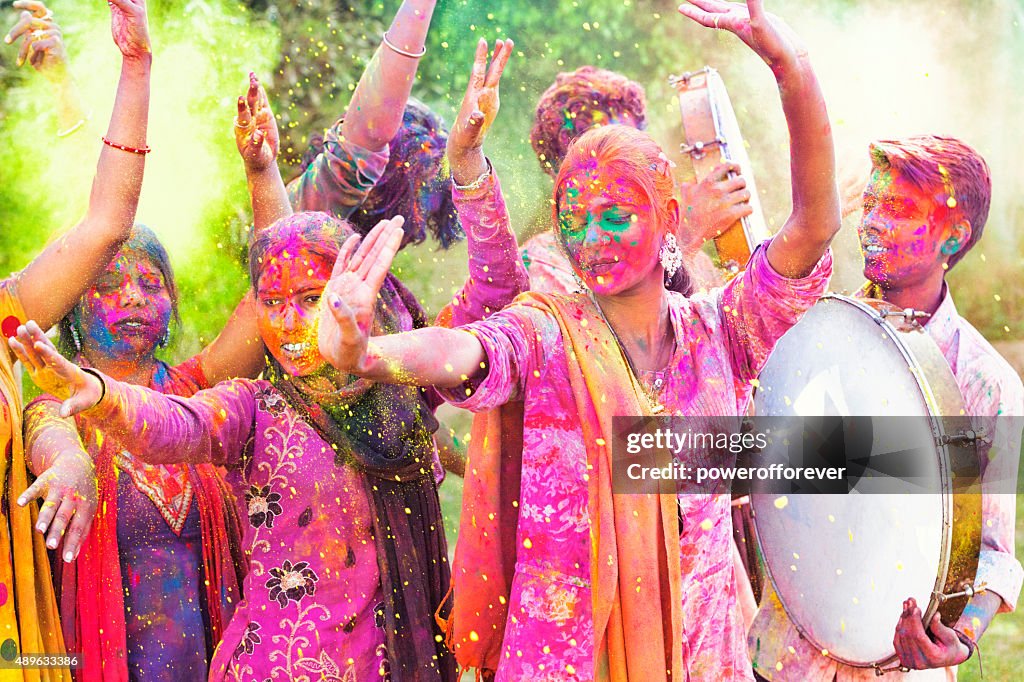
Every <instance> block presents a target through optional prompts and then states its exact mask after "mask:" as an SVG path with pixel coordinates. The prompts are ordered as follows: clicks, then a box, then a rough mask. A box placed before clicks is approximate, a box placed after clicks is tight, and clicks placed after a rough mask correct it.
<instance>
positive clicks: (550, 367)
mask: <svg viewBox="0 0 1024 682" xmlns="http://www.w3.org/2000/svg"><path fill="white" fill-rule="evenodd" d="M464 222H465V223H467V224H468V222H469V221H464ZM766 246H767V244H765V245H763V246H762V247H761V248H760V249H759V250H758V251H757V252H756V254H755V255H754V257H753V258H752V260H751V263H750V266H749V269H748V271H747V272H746V273H744V274H743V275H741V276H739V277H737V278H736V279H735V280H733V281H732V282H731V283H729V284H728V285H727V286H726V287H724V288H722V289H716V290H714V291H712V292H710V293H708V294H707V295H702V296H698V297H694V298H690V299H687V298H685V297H683V296H681V295H678V294H673V293H670V294H669V308H670V317H671V321H672V325H673V329H674V331H675V335H676V341H677V345H676V352H675V354H674V355H673V358H672V361H671V363H670V365H669V367H670V369H669V370H667V371H665V372H664V373H659V376H644V377H641V381H644V382H645V383H647V384H648V389H650V390H653V391H654V392H655V393H656V394H657V396H658V400H660V401H661V402H663V403H664V404H665V406H666V407H667V412H669V413H677V414H685V415H730V414H736V413H737V410H738V409H739V408H740V407H742V406H743V404H744V403H745V400H746V398H745V387H746V386H748V385H749V382H750V381H751V380H753V379H754V378H755V377H756V376H757V374H758V372H759V371H760V369H761V367H762V366H763V365H764V363H765V361H766V359H767V357H768V354H769V353H770V351H771V349H772V348H773V347H774V345H775V343H776V341H777V340H778V339H779V337H781V336H782V334H783V333H785V331H786V330H788V329H789V328H790V327H791V326H792V325H793V324H795V323H796V322H797V320H798V319H799V318H800V316H801V315H802V314H803V312H805V311H806V310H807V309H808V308H809V307H810V306H811V305H813V303H814V302H815V301H816V300H817V299H818V297H819V296H820V295H821V294H822V293H823V292H824V290H825V287H826V285H827V282H828V278H829V276H830V274H831V263H832V261H831V255H830V254H826V255H825V256H824V257H823V258H822V260H821V262H820V263H819V264H818V265H817V267H816V268H815V269H814V271H813V272H812V273H811V274H810V275H809V276H808V277H806V278H804V279H800V280H788V279H786V278H784V277H782V276H780V275H779V274H777V273H776V272H775V271H774V270H773V269H772V268H771V266H770V265H769V264H768V261H767V259H766V257H765V255H764V254H765V250H766ZM555 300H556V301H557V300H559V299H557V298H556V299H555ZM561 300H562V301H563V303H561V304H559V305H564V306H565V308H566V309H567V310H570V311H572V310H573V309H574V306H575V307H578V308H579V310H580V312H579V314H578V316H577V317H578V318H579V317H582V316H583V315H584V314H585V313H584V312H583V311H584V310H585V309H587V308H588V306H590V305H591V304H590V303H589V299H587V298H586V297H585V296H583V295H577V296H575V297H570V298H568V299H561ZM586 314H590V313H586ZM567 317H568V318H573V317H574V315H573V314H572V313H571V312H570V314H569V315H567ZM463 328H464V329H466V330H468V331H470V332H472V333H473V334H475V335H476V336H477V338H478V339H479V340H480V341H481V343H482V344H483V346H484V349H485V351H486V354H487V362H488V368H489V370H488V374H487V376H486V377H485V378H484V379H483V380H482V381H481V382H480V384H479V386H477V387H476V390H475V392H473V393H472V395H470V396H469V397H466V395H465V391H462V390H461V389H459V390H452V391H445V392H442V393H443V395H445V397H446V399H448V400H449V401H450V402H452V403H453V404H455V405H458V406H459V407H463V408H466V409H469V410H472V411H475V412H481V411H487V410H493V409H495V408H497V407H498V406H501V405H503V404H504V403H508V402H509V401H523V403H524V413H523V432H524V440H523V448H522V463H521V487H520V489H519V491H518V492H519V495H518V498H517V504H518V510H519V511H518V526H517V528H516V530H515V544H514V547H515V551H516V553H517V557H516V563H515V568H514V576H513V577H512V581H511V594H510V598H509V600H508V614H509V615H508V621H507V624H497V626H499V627H504V639H503V642H502V645H501V655H500V664H499V666H498V672H497V679H498V680H499V681H516V682H522V681H526V680H530V681H537V680H590V679H594V665H595V661H594V660H593V659H594V622H593V617H594V616H593V612H592V603H593V602H592V596H593V595H592V589H591V582H592V578H591V565H590V548H591V539H592V534H593V528H592V519H591V518H590V517H589V512H588V483H587V481H588V453H587V449H588V447H587V445H586V443H587V440H586V439H585V438H584V431H588V432H591V433H592V432H593V425H589V426H588V425H586V424H581V421H580V420H581V416H580V411H579V409H578V406H577V403H576V400H575V398H574V391H573V389H572V388H571V387H570V383H571V382H570V376H571V374H572V372H571V371H570V367H571V366H572V365H571V363H575V362H576V360H575V359H573V358H569V357H567V353H566V341H565V339H564V337H563V335H562V332H561V329H560V328H559V326H558V324H557V323H556V321H555V319H554V318H553V317H551V316H550V315H548V314H545V313H544V312H543V310H542V309H541V308H539V307H538V306H537V305H534V304H532V303H531V299H530V298H529V297H527V298H524V299H520V300H519V301H517V302H516V303H515V304H513V305H511V306H509V307H508V308H506V309H504V310H502V311H500V312H498V313H495V314H493V315H491V316H490V317H489V318H488V319H487V320H485V321H483V322H478V323H474V324H470V325H467V326H465V327H463ZM578 352H579V351H577V354H578ZM608 352H610V351H609V350H608V349H607V348H596V347H595V348H593V349H592V353H593V354H596V355H599V354H601V353H608ZM596 362H597V364H598V365H600V364H601V360H600V358H599V359H598V360H597V361H596ZM658 378H660V379H661V380H662V381H661V383H660V386H659V388H658V389H657V390H655V389H654V386H655V380H656V379H658ZM606 435H607V434H606ZM610 440H611V438H610V435H608V437H607V441H610ZM599 445H601V446H602V447H603V444H600V443H599ZM470 466H471V467H472V461H471V463H470ZM678 501H679V505H680V509H681V519H682V523H681V533H680V536H679V552H680V554H679V558H678V561H679V562H680V564H681V568H682V580H683V585H682V595H683V598H682V604H681V611H680V613H681V617H682V621H683V622H682V632H683V633H684V641H683V642H682V647H683V663H684V667H685V668H686V670H687V672H688V675H689V678H690V679H693V680H705V679H721V680H749V679H752V677H751V672H750V665H749V661H748V659H747V655H746V650H745V646H744V641H745V638H744V630H743V626H742V623H741V619H740V615H739V613H738V611H737V609H736V604H735V593H736V584H735V581H734V579H733V572H732V554H731V548H730V543H731V542H732V540H731V532H732V526H731V521H730V516H729V514H730V511H729V510H730V504H729V499H728V498H727V497H723V496H699V495H684V496H680V497H679V500H678ZM455 569H456V571H457V572H458V571H459V570H460V567H459V566H458V565H456V567H455ZM458 599H459V595H458V593H457V594H456V600H457V601H458Z"/></svg>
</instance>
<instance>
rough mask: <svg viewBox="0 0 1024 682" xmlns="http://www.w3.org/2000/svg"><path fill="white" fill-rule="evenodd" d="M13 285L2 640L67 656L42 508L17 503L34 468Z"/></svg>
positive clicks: (0, 391) (0, 367)
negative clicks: (17, 360) (18, 364)
mask: <svg viewBox="0 0 1024 682" xmlns="http://www.w3.org/2000/svg"><path fill="white" fill-rule="evenodd" d="M13 286H14V282H13V281H12V280H7V281H5V282H3V283H2V284H0V325H2V327H3V331H4V335H5V338H4V339H3V344H4V349H3V350H0V395H2V400H3V403H4V404H3V407H4V408H5V409H6V412H7V414H6V415H5V417H6V421H7V422H8V425H9V426H10V428H11V434H10V439H9V440H8V441H7V442H6V443H0V447H2V448H4V450H5V451H6V453H5V454H6V456H5V457H3V458H2V459H0V480H3V481H4V482H5V488H4V490H3V499H4V504H3V510H2V511H0V514H3V516H4V522H3V523H0V582H2V587H0V590H2V591H3V594H0V597H2V599H0V602H2V603H0V642H6V641H7V640H9V639H10V640H13V641H14V642H15V644H16V645H17V650H18V652H19V653H24V654H63V653H64V636H63V634H62V632H61V628H60V618H59V616H58V610H57V599H56V596H55V595H54V591H53V581H52V579H51V576H50V562H49V559H48V557H47V554H46V544H45V540H44V538H43V536H42V535H41V534H40V533H38V532H36V531H35V529H34V526H35V523H36V518H37V516H38V507H37V505H36V504H35V503H34V502H33V503H30V504H28V505H27V506H25V507H19V506H18V504H17V499H18V496H19V495H21V494H22V493H23V492H25V489H26V488H28V471H27V468H26V466H25V450H24V443H23V441H22V432H21V429H22V418H21V416H22V415H21V411H22V407H23V406H22V404H21V397H20V392H19V390H18V385H17V383H16V381H15V377H14V367H13V364H12V362H11V358H12V356H11V351H10V350H9V349H8V348H7V339H6V335H7V334H9V333H12V332H13V328H16V326H17V325H18V324H24V323H25V322H26V315H25V311H24V310H23V309H22V307H21V304H20V303H19V301H18V299H17V297H16V296H15V295H14V292H13ZM0 433H2V432H0ZM8 646H9V645H8ZM3 653H7V652H6V651H4V652H3ZM3 678H4V679H19V680H26V681H31V682H40V681H47V682H49V681H50V680H68V681H70V680H71V673H70V672H69V671H68V670H67V669H62V668H21V669H16V670H6V671H4V676H3Z"/></svg>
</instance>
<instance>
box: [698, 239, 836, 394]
mask: <svg viewBox="0 0 1024 682" xmlns="http://www.w3.org/2000/svg"><path fill="white" fill-rule="evenodd" d="M770 243H771V240H768V241H765V242H764V243H762V244H761V245H760V246H758V247H757V249H756V250H755V251H754V254H753V255H752V256H751V257H750V262H749V263H748V265H747V269H746V270H745V271H743V272H742V273H740V274H739V275H738V276H737V277H736V278H735V279H733V280H732V281H731V282H729V283H728V284H726V285H725V287H723V288H721V289H716V290H714V291H712V292H711V293H710V296H711V297H712V299H713V298H715V297H717V298H718V301H717V304H718V314H719V317H720V320H721V323H722V330H723V331H724V333H725V336H726V339H727V345H728V347H729V349H730V354H731V360H732V365H733V374H734V376H735V377H736V381H737V387H738V388H743V389H747V388H749V386H750V382H751V381H752V380H753V379H755V378H757V375H758V374H759V373H760V372H761V369H762V368H763V367H764V365H765V362H767V361H768V356H769V355H770V354H771V352H772V349H774V348H775V344H776V343H778V341H779V339H780V338H782V335H783V334H785V333H786V332H787V331H789V329H790V328H791V327H792V326H793V325H795V324H796V323H797V322H799V321H800V318H801V317H803V314H804V313H805V312H807V311H808V310H809V309H810V307H811V306H813V305H814V304H815V303H816V302H817V301H818V299H819V298H821V296H822V295H823V294H824V293H825V290H826V289H827V288H828V281H829V278H830V277H831V276H832V251H831V249H829V250H827V251H826V252H825V254H824V255H823V256H822V257H821V260H819V261H818V263H817V265H815V266H814V270H812V271H811V273H810V274H809V275H807V276H806V277H802V278H800V279H789V278H787V277H783V276H782V275H780V274H779V273H777V272H776V271H775V269H774V268H773V267H772V266H771V263H769V262H768V257H767V255H766V254H767V252H768V245H769V244H770Z"/></svg>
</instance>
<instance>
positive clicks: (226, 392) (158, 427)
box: [84, 376, 256, 468]
mask: <svg viewBox="0 0 1024 682" xmlns="http://www.w3.org/2000/svg"><path fill="white" fill-rule="evenodd" d="M103 381H104V384H105V385H106V395H105V396H104V397H103V400H101V401H100V402H99V404H98V405H97V406H96V407H94V408H92V409H91V410H89V411H87V412H85V413H84V416H86V417H88V418H89V419H90V420H94V423H97V424H102V425H103V427H102V428H103V429H104V430H106V431H110V432H113V433H115V434H118V435H119V437H121V438H124V440H125V442H131V443H133V444H134V445H135V446H136V447H135V450H134V451H135V452H138V453H139V457H140V458H141V459H142V460H144V461H146V462H148V463H150V464H172V463H179V462H190V463H201V462H212V463H214V464H218V465H221V466H226V467H229V468H230V467H237V466H239V465H240V463H241V460H242V455H243V454H244V452H245V449H246V447H247V445H248V444H249V442H250V440H251V439H252V431H253V423H254V418H255V414H256V396H255V389H256V385H255V383H254V382H252V381H250V380H248V379H233V380H231V381H224V382H221V383H219V384H217V385H216V386H214V387H213V388H209V389H206V390H204V391H199V392H198V393H196V394H195V395H193V396H192V397H191V398H181V397H178V396H172V395H164V394H163V393H158V392H156V391H153V390H150V389H148V388H145V387H143V386H134V385H132V384H126V383H123V382H120V381H115V380H113V379H111V378H110V377H107V376H104V377H103Z"/></svg>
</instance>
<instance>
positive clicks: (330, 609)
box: [90, 379, 388, 682]
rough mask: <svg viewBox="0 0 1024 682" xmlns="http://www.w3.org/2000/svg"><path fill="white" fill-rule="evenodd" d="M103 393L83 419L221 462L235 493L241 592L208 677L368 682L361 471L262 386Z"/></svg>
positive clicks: (149, 445)
mask: <svg viewBox="0 0 1024 682" xmlns="http://www.w3.org/2000/svg"><path fill="white" fill-rule="evenodd" d="M109 389H110V394H109V395H108V397H107V398H106V399H105V400H104V401H103V403H102V404H101V405H100V406H99V407H98V408H97V409H96V411H95V412H96V413H91V414H90V416H91V417H93V418H95V419H96V420H97V421H100V422H104V421H107V420H110V422H108V423H115V422H113V420H114V418H115V416H116V418H117V422H116V423H120V424H125V423H133V424H145V425H146V426H145V428H143V429H141V430H139V432H138V433H136V434H135V437H136V445H137V447H138V448H139V449H140V450H146V451H147V452H149V453H150V456H151V457H152V458H153V459H154V460H159V459H161V458H162V457H161V455H163V456H164V457H167V458H168V459H176V460H180V459H182V458H183V457H184V458H186V459H188V460H189V461H202V460H208V461H212V462H214V463H216V464H220V465H223V466H225V467H226V468H227V469H228V480H229V481H230V482H231V483H232V485H233V487H234V488H235V490H236V491H238V492H239V494H238V497H239V504H240V505H242V507H243V508H242V510H241V512H242V517H243V526H244V538H243V546H244V547H246V548H247V549H248V550H249V554H250V558H249V565H248V575H247V576H246V578H245V582H244V586H243V594H244V595H245V598H244V599H243V600H242V601H241V602H240V603H239V604H238V607H237V608H236V609H235V615H234V618H232V620H231V623H230V625H229V626H228V627H227V630H226V631H225V634H224V639H223V641H222V642H221V644H220V646H219V647H218V649H217V651H216V652H215V654H214V658H213V662H212V667H211V671H210V679H211V680H245V681H247V682H248V681H251V680H265V679H272V680H306V681H309V682H312V681H315V680H321V679H344V680H352V681H353V682H362V681H363V680H378V679H380V675H379V671H380V670H381V668H382V666H384V667H385V668H386V665H387V660H388V657H387V651H386V648H385V645H384V641H385V640H384V629H383V616H382V615H381V616H380V617H378V616H377V611H379V610H380V609H382V608H383V601H384V595H383V594H382V593H381V587H380V584H381V582H380V575H379V572H378V565H377V551H376V545H375V543H374V539H373V532H372V531H373V515H372V513H371V500H370V497H369V493H368V491H367V489H366V485H367V484H366V481H365V478H364V477H363V476H361V475H359V474H358V473H357V472H356V471H355V470H353V469H352V468H351V467H347V466H346V467H339V466H337V465H336V464H335V462H334V459H335V452H334V450H333V449H332V448H331V446H330V445H329V444H328V443H327V442H326V441H325V440H324V439H323V438H321V437H320V436H319V434H318V433H317V431H316V430H315V429H314V428H313V427H312V426H310V425H309V424H307V423H306V422H305V421H304V420H303V419H302V418H301V417H300V416H299V414H298V413H297V412H296V411H295V410H294V409H293V408H292V407H291V406H290V405H289V404H288V402H287V401H286V400H285V397H284V396H283V395H282V394H281V393H280V392H279V391H278V390H277V389H276V388H274V387H273V386H271V384H270V383H269V382H267V381H262V380H260V381H251V380H247V379H236V380H232V381H227V382H223V383H220V384H218V385H217V386H215V387H213V388H211V389H208V390H205V391H201V392H199V393H197V394H196V395H195V396H194V397H193V398H192V399H191V400H188V401H181V400H180V399H177V398H166V397H164V396H158V395H156V394H153V393H146V392H145V391H144V390H143V389H140V388H138V387H134V386H127V385H124V384H118V383H117V382H110V383H109ZM156 401H160V404H159V405H157V404H155V403H156Z"/></svg>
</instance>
